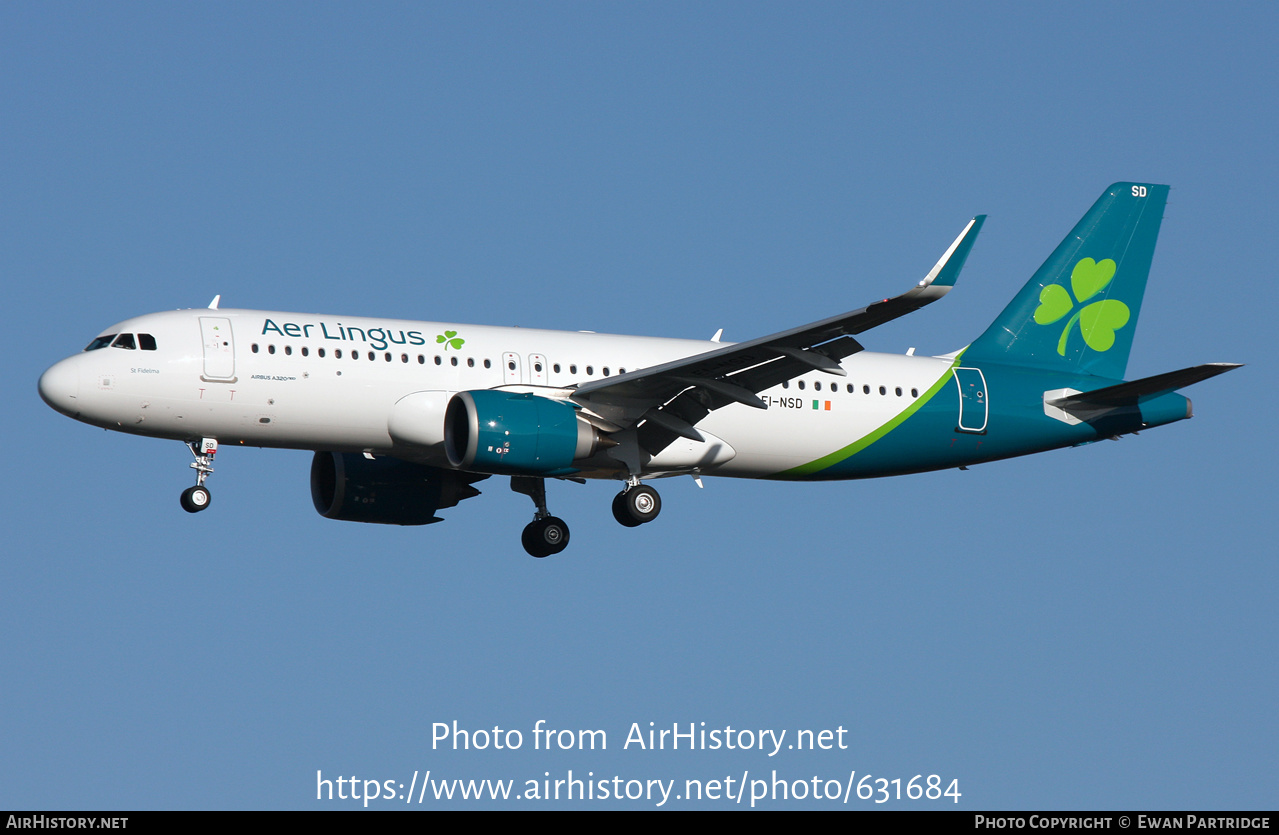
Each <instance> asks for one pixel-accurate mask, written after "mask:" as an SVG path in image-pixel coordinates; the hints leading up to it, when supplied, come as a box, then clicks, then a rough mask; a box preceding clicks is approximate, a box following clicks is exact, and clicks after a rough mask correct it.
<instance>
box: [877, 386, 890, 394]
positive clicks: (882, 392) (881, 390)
mask: <svg viewBox="0 0 1279 835" xmlns="http://www.w3.org/2000/svg"><path fill="white" fill-rule="evenodd" d="M879 393H880V394H888V389H886V388H884V387H883V386H880V387H879Z"/></svg>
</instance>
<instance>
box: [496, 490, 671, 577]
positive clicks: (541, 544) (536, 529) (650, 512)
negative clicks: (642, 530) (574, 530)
mask: <svg viewBox="0 0 1279 835" xmlns="http://www.w3.org/2000/svg"><path fill="white" fill-rule="evenodd" d="M511 489H512V490H514V491H515V492H516V493H523V494H524V495H526V496H528V497H529V498H530V499H532V500H533V504H534V505H536V506H537V512H536V513H535V514H534V515H533V521H532V522H529V523H528V525H527V526H526V527H525V528H524V533H523V534H521V535H520V542H521V543H522V544H523V545H524V550H525V551H528V552H529V553H530V554H532V555H533V556H535V557H538V558H541V557H549V556H550V555H551V554H558V553H559V552H560V551H563V550H564V549H565V548H566V547H568V525H567V524H566V523H565V522H564V520H563V519H561V518H559V517H558V516H552V515H551V512H550V511H549V510H547V509H546V479H544V478H534V477H532V476H511ZM661 512H662V497H661V496H659V495H657V491H656V490H654V489H653V488H652V487H649V486H648V485H646V484H641V483H640V480H639V479H638V478H637V477H635V476H631V477H630V478H628V479H627V480H626V488H625V489H624V490H622V492H620V493H618V494H617V496H616V497H615V498H614V499H613V518H614V519H616V520H617V521H618V522H621V523H622V524H623V525H625V526H626V527H628V528H636V527H639V526H640V525H643V524H644V523H645V522H652V521H653V520H654V519H656V518H657V514H659V513H661Z"/></svg>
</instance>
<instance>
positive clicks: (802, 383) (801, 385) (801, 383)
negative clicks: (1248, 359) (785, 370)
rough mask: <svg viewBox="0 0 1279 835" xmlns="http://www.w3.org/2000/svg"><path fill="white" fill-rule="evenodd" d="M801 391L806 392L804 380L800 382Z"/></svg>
mask: <svg viewBox="0 0 1279 835" xmlns="http://www.w3.org/2000/svg"><path fill="white" fill-rule="evenodd" d="M799 390H800V391H803V390H804V381H803V380H800V381H799Z"/></svg>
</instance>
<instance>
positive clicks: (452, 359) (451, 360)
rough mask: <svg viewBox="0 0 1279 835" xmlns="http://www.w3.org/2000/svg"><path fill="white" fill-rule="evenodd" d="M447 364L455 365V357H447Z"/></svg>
mask: <svg viewBox="0 0 1279 835" xmlns="http://www.w3.org/2000/svg"><path fill="white" fill-rule="evenodd" d="M449 362H451V363H452V364H453V365H457V357H449Z"/></svg>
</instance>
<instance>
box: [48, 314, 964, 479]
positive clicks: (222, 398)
mask: <svg viewBox="0 0 1279 835" xmlns="http://www.w3.org/2000/svg"><path fill="white" fill-rule="evenodd" d="M122 333H123V334H135V335H138V337H139V338H138V339H135V340H134V345H135V347H134V348H132V349H128V348H121V347H111V346H106V347H101V348H97V349H95V350H88V351H85V352H82V353H80V354H77V355H75V356H72V357H70V358H68V359H66V360H63V361H62V362H61V363H58V364H57V365H55V366H54V367H53V368H51V369H50V370H49V371H48V372H47V373H46V374H45V376H44V377H43V378H42V379H41V393H42V394H43V395H44V396H45V399H46V400H48V401H49V402H50V404H51V405H53V406H54V407H55V408H57V409H58V410H59V411H62V412H64V413H65V414H68V415H70V416H72V417H75V418H76V419H78V420H81V421H84V422H86V423H90V424H93V425H95V426H102V427H105V428H108V429H113V430H118V431H123V432H130V433H134V434H139V435H147V436H152V437H160V438H171V439H175V440H183V441H195V440H199V439H201V438H215V439H217V440H218V441H219V442H220V443H221V444H223V445H228V444H236V445H248V446H260V447H280V448H290V449H308V450H331V451H347V452H368V453H372V454H376V455H394V456H397V457H403V458H409V459H412V460H417V461H419V462H421V463H430V464H435V465H440V466H448V464H447V462H446V461H444V460H443V458H442V454H441V451H440V450H438V449H431V448H429V447H414V446H412V445H408V446H406V445H405V443H404V439H403V437H399V438H397V437H394V436H393V433H392V432H391V431H390V429H389V425H390V423H391V422H392V417H393V415H394V414H395V410H396V404H397V403H400V402H401V401H403V400H404V399H405V398H406V397H407V396H409V395H412V394H414V393H418V392H441V393H453V392H458V391H468V390H480V389H491V388H498V387H507V386H509V387H516V388H517V389H518V390H526V391H532V390H535V389H533V388H530V387H544V388H545V390H546V391H547V392H548V393H549V394H550V395H551V396H555V395H556V394H559V395H560V396H563V394H564V392H565V390H566V389H568V388H569V387H572V386H574V385H578V384H582V383H586V382H589V381H593V380H600V379H602V378H606V377H608V376H615V375H617V374H621V373H624V372H627V371H635V370H638V369H641V368H645V367H649V366H653V365H657V364H660V363H664V362H669V361H671V360H675V359H679V358H682V357H687V356H692V355H696V354H700V353H703V352H706V351H710V350H713V349H716V348H721V347H723V344H721V343H717V342H710V341H698V340H683V339H662V338H653V337H635V336H618V335H611V334H596V333H589V332H565V331H548V330H533V329H525V328H503V327H487V326H478V325H459V324H449V323H439V322H415V321H405V320H391V319H369V318H363V317H347V316H322V315H313V314H301V313H283V312H272V311H252V310H212V309H208V310H205V309H201V310H181V311H173V312H168V313H156V314H151V315H147V316H141V317H138V318H135V319H129V320H127V321H125V322H121V323H120V324H118V325H115V326H113V327H112V328H109V329H107V330H106V331H104V332H103V334H104V335H111V334H122ZM141 335H147V336H149V337H151V338H153V339H154V346H155V347H154V350H145V349H144V348H143V347H142V343H143V341H144V340H142V339H141ZM952 365H953V363H952V361H951V360H950V359H949V358H936V357H912V356H902V355H890V354H875V353H870V352H862V353H858V354H854V355H853V356H851V357H849V358H847V359H846V360H844V362H843V363H842V367H843V368H844V370H846V371H847V372H848V376H846V377H840V376H836V375H832V374H828V373H823V372H820V371H813V372H812V373H810V374H806V375H804V376H802V377H800V378H798V379H795V380H791V381H789V382H788V383H786V384H784V385H779V386H776V387H774V388H772V389H768V390H766V391H763V392H760V393H759V396H760V398H761V399H762V400H763V401H764V402H765V403H767V404H768V408H767V409H764V410H761V409H755V408H749V407H747V406H744V405H736V404H734V405H730V406H728V407H726V408H723V409H720V410H718V411H715V412H712V413H711V414H710V415H708V416H707V417H706V418H705V419H704V420H703V421H701V422H700V423H699V424H698V431H699V432H701V433H702V434H704V435H706V436H708V437H709V438H711V439H714V440H715V442H722V444H721V446H722V447H723V449H721V450H720V451H719V452H717V453H716V454H715V455H711V456H708V455H705V454H702V453H701V452H699V450H698V449H696V447H697V444H695V443H694V442H692V441H687V440H684V439H680V440H679V441H677V442H676V443H675V444H673V445H672V446H671V448H670V449H669V450H668V451H667V452H665V453H663V454H662V455H659V456H658V458H657V459H654V460H653V461H650V462H647V463H646V466H645V471H646V472H663V471H672V472H677V471H680V470H689V469H696V470H697V471H698V472H700V473H705V474H708V475H724V476H736V477H743V478H768V477H770V476H774V475H776V474H778V473H781V472H783V471H786V470H788V469H790V468H792V467H796V466H800V465H802V464H804V463H806V462H809V461H812V460H814V459H816V458H819V457H821V456H823V455H826V454H828V453H830V452H831V451H832V450H835V449H839V448H841V447H844V446H846V445H848V444H851V443H853V442H855V441H857V440H858V439H859V438H862V437H865V436H866V435H868V434H870V433H871V432H874V431H875V430H876V429H877V428H879V427H882V426H884V425H885V424H886V423H888V422H890V421H891V420H893V418H894V417H896V416H898V415H899V414H900V413H901V412H902V411H903V410H905V409H907V408H909V406H910V405H911V403H912V402H913V400H914V399H915V398H916V397H918V396H919V395H921V394H922V393H923V392H925V391H926V390H928V389H929V388H930V387H931V386H933V385H934V383H936V382H937V381H938V380H939V379H940V378H942V377H944V376H946V375H948V374H949V372H950V369H951V367H952ZM850 387H851V390H850ZM403 418H404V415H403V414H401V423H403ZM427 419H432V418H431V417H430V416H429V415H428V416H427ZM699 456H700V457H699ZM690 461H695V462H699V465H698V466H696V467H693V466H691V465H690V464H689V462H690ZM582 475H586V476H597V477H616V474H615V473H609V472H607V471H603V470H599V471H593V470H589V469H587V470H584V471H583V472H582Z"/></svg>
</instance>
